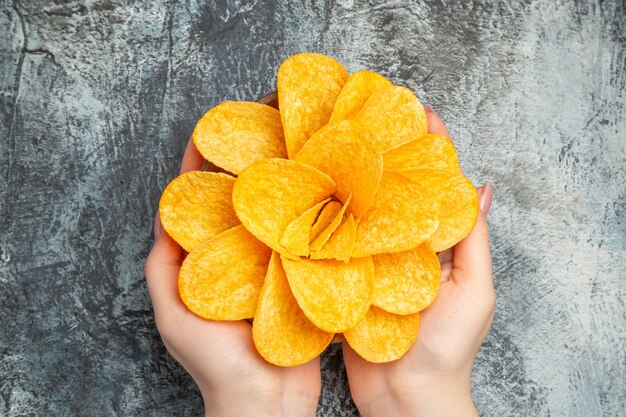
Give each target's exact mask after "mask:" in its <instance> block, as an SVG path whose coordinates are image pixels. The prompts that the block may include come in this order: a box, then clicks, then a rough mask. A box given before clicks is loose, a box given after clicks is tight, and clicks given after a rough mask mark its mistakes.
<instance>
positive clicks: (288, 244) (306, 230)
mask: <svg viewBox="0 0 626 417" xmlns="http://www.w3.org/2000/svg"><path fill="white" fill-rule="evenodd" d="M330 200H331V199H330V198H327V199H326V200H323V201H321V202H319V203H317V204H316V205H314V206H313V207H311V208H310V209H308V210H307V211H305V212H304V213H302V214H301V215H300V217H298V218H297V219H295V220H294V221H292V222H291V223H289V226H287V228H286V229H285V232H284V233H283V236H282V237H281V238H280V244H281V245H283V246H284V247H285V248H286V249H287V250H288V251H289V252H290V253H292V254H294V255H296V256H309V243H310V241H311V239H310V234H311V227H313V223H315V220H316V219H317V218H318V217H319V216H320V212H321V211H322V209H323V208H324V206H326V205H327V203H329V202H330Z"/></svg>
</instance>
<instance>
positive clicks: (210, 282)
mask: <svg viewBox="0 0 626 417" xmlns="http://www.w3.org/2000/svg"><path fill="white" fill-rule="evenodd" d="M271 253H272V252H271V250H270V249H269V248H268V247H267V246H265V245H264V244H263V243H261V242H260V241H258V240H257V239H256V238H255V237H254V236H252V235H251V234H250V233H249V232H248V231H247V230H246V229H245V228H244V227H243V226H242V225H239V226H236V227H233V228H232V229H229V230H227V231H225V232H223V233H220V234H219V235H217V236H215V237H213V238H211V239H209V240H207V241H205V242H203V243H202V244H201V245H199V246H198V247H196V248H195V249H194V250H193V251H192V252H191V253H190V254H189V255H188V256H187V258H185V261H184V262H183V265H182V267H181V268H180V272H179V274H178V292H179V294H180V298H181V300H183V303H185V305H186V306H187V308H188V309H189V310H191V311H192V312H193V313H195V314H197V315H198V316H200V317H203V318H205V319H210V320H241V319H246V318H251V317H253V316H254V312H255V310H256V306H257V300H258V298H259V293H260V292H261V287H262V286H263V281H264V279H265V273H266V271H267V264H268V262H269V259H270V255H271Z"/></svg>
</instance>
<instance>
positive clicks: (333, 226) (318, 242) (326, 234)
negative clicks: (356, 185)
mask: <svg viewBox="0 0 626 417" xmlns="http://www.w3.org/2000/svg"><path fill="white" fill-rule="evenodd" d="M351 198H352V196H348V201H346V203H345V204H343V205H342V204H341V203H339V202H338V201H335V202H334V203H337V204H339V211H337V213H336V214H335V217H334V218H332V219H331V221H330V223H329V224H328V226H327V227H326V228H324V230H322V231H321V232H320V233H316V234H317V237H316V238H315V239H314V240H312V241H311V245H310V250H312V251H319V250H320V249H321V248H322V247H323V246H324V245H325V244H326V242H328V239H330V236H331V235H332V234H333V232H334V231H335V230H337V228H338V227H339V225H340V224H341V222H342V220H343V218H344V215H345V214H346V209H347V208H348V206H349V205H350V200H351ZM336 207H337V206H336V204H335V205H334V206H333V207H332V208H331V209H329V210H328V214H332V211H334V210H335V209H336ZM324 209H326V208H324ZM322 214H323V213H320V217H319V219H318V221H316V222H315V225H318V224H319V226H318V227H321V226H322V223H323V222H326V220H324V219H322ZM315 225H314V227H315ZM312 230H313V229H311V231H312ZM316 232H317V231H316ZM311 236H313V233H311Z"/></svg>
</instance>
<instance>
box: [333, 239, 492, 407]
mask: <svg viewBox="0 0 626 417" xmlns="http://www.w3.org/2000/svg"><path fill="white" fill-rule="evenodd" d="M453 257H454V256H453V250H448V251H446V252H444V253H442V254H440V261H441V273H442V274H441V281H442V282H441V287H440V291H439V295H438V296H437V298H436V300H435V302H434V303H433V304H432V305H431V306H430V307H428V308H427V309H425V310H424V311H422V313H421V317H420V327H419V333H418V337H417V340H416V342H415V344H414V345H413V346H412V347H411V349H410V350H409V351H408V352H407V353H406V354H405V355H404V356H403V357H402V358H400V359H399V360H397V361H393V362H389V363H381V364H373V363H369V362H367V361H365V360H364V359H362V358H361V357H359V356H358V355H357V354H356V353H355V352H354V351H353V350H352V349H350V348H349V347H348V346H347V344H344V349H343V351H344V361H345V365H346V370H347V373H348V376H349V378H350V389H351V391H352V395H353V396H354V397H355V398H363V397H365V396H375V395H376V394H379V395H384V394H385V390H387V389H388V388H387V387H389V385H390V384H392V385H393V386H394V389H400V390H402V389H409V390H410V389H414V388H416V387H413V386H410V384H413V383H414V382H415V381H421V380H428V379H432V378H433V377H443V378H445V377H446V375H454V374H455V373H458V372H459V371H463V370H464V369H463V368H464V367H466V366H468V365H469V366H470V367H471V364H472V359H473V358H474V357H475V355H476V352H477V350H478V348H479V347H480V344H481V343H482V341H483V339H484V337H485V336H486V334H487V332H488V330H489V327H490V326H491V317H492V314H493V304H492V303H489V302H485V297H484V293H483V291H484V290H483V289H482V288H480V289H478V290H476V289H475V287H474V286H472V285H470V284H469V283H468V282H467V281H466V279H465V277H464V271H462V270H461V269H460V268H458V267H457V266H456V265H455V264H454V259H453ZM467 372H468V373H469V369H467ZM408 381H411V382H408Z"/></svg>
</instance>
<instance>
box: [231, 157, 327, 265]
mask: <svg viewBox="0 0 626 417" xmlns="http://www.w3.org/2000/svg"><path fill="white" fill-rule="evenodd" d="M334 189H335V183H334V182H333V180H332V179H331V178H330V177H329V176H327V175H326V174H324V173H322V172H320V171H318V170H317V169H315V168H313V167H310V166H308V165H305V164H303V163H301V162H296V161H290V160H287V159H265V160H262V161H258V162H255V163H253V164H252V165H250V166H249V167H248V168H246V169H244V170H243V171H242V172H241V174H240V175H239V177H238V178H237V180H236V181H235V186H234V188H233V205H234V208H235V213H236V214H237V217H239V220H241V223H243V225H244V226H245V227H246V229H248V230H249V231H250V232H251V233H252V234H253V235H255V236H256V237H257V239H259V240H261V241H262V242H263V243H265V244H266V245H268V246H269V247H270V248H272V249H274V250H275V251H278V252H280V253H281V254H289V251H287V250H286V249H285V248H284V247H283V245H281V244H280V239H281V237H282V236H283V232H284V231H285V229H287V227H288V226H289V224H290V223H291V222H292V221H294V220H295V219H297V218H298V217H299V216H300V215H302V214H303V213H304V212H305V211H307V210H308V209H310V208H311V207H313V206H314V205H315V204H317V203H319V202H320V201H323V200H325V199H327V198H328V197H330V196H331V194H332V193H333V191H334ZM292 256H293V255H292Z"/></svg>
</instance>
